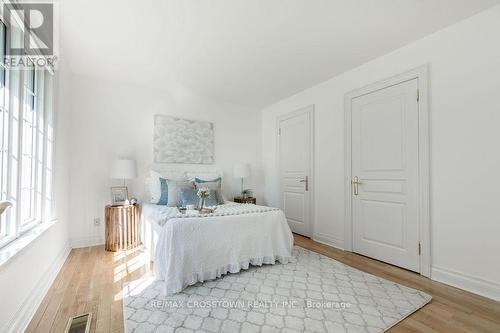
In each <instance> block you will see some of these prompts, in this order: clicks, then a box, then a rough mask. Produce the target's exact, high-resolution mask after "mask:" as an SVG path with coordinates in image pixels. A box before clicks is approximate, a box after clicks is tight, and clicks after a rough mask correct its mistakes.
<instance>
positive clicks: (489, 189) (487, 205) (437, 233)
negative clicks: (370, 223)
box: [262, 6, 500, 299]
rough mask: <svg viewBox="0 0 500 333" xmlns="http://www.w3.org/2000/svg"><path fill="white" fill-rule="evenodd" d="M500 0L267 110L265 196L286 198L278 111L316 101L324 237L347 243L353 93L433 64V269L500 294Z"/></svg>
mask: <svg viewBox="0 0 500 333" xmlns="http://www.w3.org/2000/svg"><path fill="white" fill-rule="evenodd" d="M499 41H500V6H496V7H494V8H492V9H490V10H488V11H486V12H483V13H481V14H479V15H476V16H474V17H472V18H470V19H467V20H466V21H462V22H460V23H458V24H456V25H454V26H451V27H449V28H447V29H445V30H442V31H440V32H438V33H435V34H433V35H431V36H428V37H426V38H424V39H422V40H420V41H417V42H415V43H412V44H410V45H408V46H406V47H404V48H401V49H399V50H397V51H395V52H392V53H390V54H388V55H386V56H384V57H381V58H379V59H376V60H374V61H371V62H369V63H366V64H364V65H362V66H360V67H358V68H356V69H354V70H351V71H349V72H347V73H344V74H342V75H339V76H337V77H334V78H332V79H331V80H329V81H327V82H324V83H322V84H320V85H317V86H315V87H313V88H310V89H308V90H305V91H303V92H301V93H298V94H296V95H294V96H291V97H289V98H287V99H285V100H282V101H280V102H278V103H276V104H274V105H271V106H269V107H266V108H265V109H264V110H263V112H262V142H263V152H262V160H263V165H264V170H265V184H266V188H265V201H266V203H268V204H270V205H278V204H279V203H278V193H277V184H276V181H277V179H278V177H277V174H276V168H275V165H276V157H275V152H276V139H275V135H276V133H275V131H276V130H275V129H276V117H277V116H278V115H280V114H283V113H286V112H290V111H293V110H296V109H299V108H302V107H304V106H307V105H311V104H314V106H315V110H316V111H315V112H316V115H315V116H316V119H315V129H316V131H315V141H316V149H315V153H316V159H315V176H316V179H315V182H314V184H315V188H316V192H315V196H316V203H315V208H314V210H315V213H316V220H315V223H314V234H315V238H316V239H319V240H322V241H326V242H328V243H330V244H332V245H334V246H337V247H340V248H342V247H343V243H344V183H343V177H344V102H343V98H344V95H345V94H346V93H347V92H349V91H351V90H354V89H357V88H360V87H363V86H365V85H367V84H370V83H373V82H376V81H380V80H383V79H386V78H389V77H391V76H394V75H397V74H399V73H402V72H405V71H407V70H409V69H412V68H414V67H417V66H420V65H422V64H425V63H429V64H430V75H431V77H430V81H431V96H430V100H431V111H430V113H431V119H430V122H431V224H432V235H431V237H432V267H433V269H432V274H433V278H435V279H438V280H442V281H446V282H448V283H451V284H454V285H457V286H461V287H463V288H467V289H470V290H473V291H476V292H478V293H482V294H484V295H487V296H489V297H494V298H497V299H500V284H499V281H500V265H499V264H498V258H497V254H498V253H500V241H499V235H500V218H499V213H498V199H499V196H498V188H500V178H499V177H498V176H497V175H498V172H499V170H500V154H499V143H500V130H499V126H500V99H499V96H500V95H499V91H500V43H499Z"/></svg>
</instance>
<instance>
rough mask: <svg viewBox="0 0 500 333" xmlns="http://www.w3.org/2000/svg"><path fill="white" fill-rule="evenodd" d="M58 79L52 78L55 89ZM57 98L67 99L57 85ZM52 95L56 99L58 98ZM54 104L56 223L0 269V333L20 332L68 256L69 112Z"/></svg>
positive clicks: (58, 103) (59, 103) (62, 88)
mask: <svg viewBox="0 0 500 333" xmlns="http://www.w3.org/2000/svg"><path fill="white" fill-rule="evenodd" d="M59 79H60V78H58V77H56V81H55V87H56V89H55V90H56V91H57V86H58V82H59V81H60V80H59ZM58 96H61V97H64V98H65V97H67V96H68V95H67V90H66V89H65V88H64V87H63V86H61V90H60V91H59V93H58ZM58 96H57V95H56V98H57V97H58ZM61 104H62V101H61V99H59V98H57V104H56V113H57V114H56V117H57V119H56V132H55V134H56V137H55V139H56V149H55V153H56V155H55V159H56V161H55V168H54V171H55V177H56V178H55V182H56V183H55V198H56V205H57V207H56V216H57V218H58V222H57V223H56V224H55V225H53V226H52V227H51V228H50V229H48V230H47V231H46V232H45V233H44V234H42V235H40V237H39V238H37V239H36V240H34V241H33V242H32V243H31V244H29V245H28V246H27V247H26V248H24V249H23V250H22V251H21V252H20V253H18V254H17V255H16V256H14V257H13V258H12V259H11V260H10V261H9V262H7V263H6V264H5V265H3V266H2V267H0V293H1V296H0V332H4V331H7V330H11V332H21V331H22V330H23V329H24V325H27V324H28V323H29V320H30V319H31V315H33V314H34V311H35V310H36V309H37V307H38V305H39V302H41V300H42V298H43V296H44V295H45V292H46V291H47V290H48V288H49V287H50V285H51V283H52V281H53V279H54V278H55V276H56V274H57V272H58V271H59V268H60V267H61V265H62V264H63V262H64V260H65V258H66V256H67V255H68V253H69V250H70V247H69V241H68V205H69V201H68V197H69V195H68V190H69V169H68V166H69V145H68V134H69V132H68V128H69V113H68V112H67V110H65V109H64V108H62V107H61Z"/></svg>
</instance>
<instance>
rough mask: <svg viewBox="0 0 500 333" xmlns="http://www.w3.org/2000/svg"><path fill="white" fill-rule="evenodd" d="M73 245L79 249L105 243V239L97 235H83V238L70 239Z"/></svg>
mask: <svg viewBox="0 0 500 333" xmlns="http://www.w3.org/2000/svg"><path fill="white" fill-rule="evenodd" d="M70 244H71V247H72V248H73V249H77V248H80V247H88V246H96V245H102V244H104V239H103V238H102V237H99V236H95V237H83V238H72V239H71V240H70Z"/></svg>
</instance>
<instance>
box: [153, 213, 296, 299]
mask: <svg viewBox="0 0 500 333" xmlns="http://www.w3.org/2000/svg"><path fill="white" fill-rule="evenodd" d="M155 229H156V230H159V229H158V228H155ZM292 247H293V236H292V232H291V230H290V227H289V226H288V223H287V222H286V218H285V215H284V214H283V212H282V211H281V210H274V211H268V212H262V213H251V214H242V215H229V216H212V217H201V218H200V217H192V218H173V219H169V220H168V222H167V223H165V225H164V226H163V227H161V231H160V232H159V236H158V242H157V244H156V249H155V250H156V251H155V254H154V256H155V274H156V278H157V279H158V280H162V281H164V283H165V284H164V293H165V294H167V295H171V294H174V293H177V292H179V291H182V290H183V289H184V288H186V287H187V286H190V285H193V284H196V283H197V282H204V281H207V280H213V279H216V278H219V277H221V276H222V275H224V274H228V273H237V272H239V271H240V270H242V269H248V267H249V266H250V265H256V266H261V265H263V264H275V263H276V262H280V263H283V264H285V263H288V262H289V261H290V260H291V259H292Z"/></svg>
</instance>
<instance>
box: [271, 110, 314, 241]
mask: <svg viewBox="0 0 500 333" xmlns="http://www.w3.org/2000/svg"><path fill="white" fill-rule="evenodd" d="M312 115H313V108H312V107H307V108H304V109H303V110H299V111H297V112H292V113H290V114H286V115H284V116H282V117H280V118H279V129H278V133H277V134H278V144H279V147H278V153H279V177H280V208H281V209H282V210H283V212H284V213H285V216H286V219H287V222H288V225H289V226H290V229H292V231H293V232H294V233H297V234H300V235H304V236H308V237H310V236H312V220H311V215H312V207H313V206H314V205H313V203H312V199H313V196H312V192H313V188H312V186H313V185H314V182H313V179H312V178H311V177H312V176H313V174H312V170H313V168H312V162H313V158H312V152H313V149H312V124H313V119H312Z"/></svg>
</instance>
